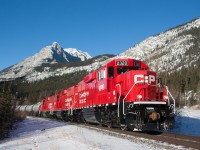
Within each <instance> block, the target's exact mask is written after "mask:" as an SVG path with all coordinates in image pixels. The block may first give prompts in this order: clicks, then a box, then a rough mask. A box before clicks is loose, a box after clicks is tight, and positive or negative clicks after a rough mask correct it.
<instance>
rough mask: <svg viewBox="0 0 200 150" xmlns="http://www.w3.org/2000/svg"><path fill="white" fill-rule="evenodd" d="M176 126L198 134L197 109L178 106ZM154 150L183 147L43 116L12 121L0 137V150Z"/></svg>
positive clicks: (199, 115)
mask: <svg viewBox="0 0 200 150" xmlns="http://www.w3.org/2000/svg"><path fill="white" fill-rule="evenodd" d="M179 113H180V115H181V116H178V117H177V119H176V121H177V124H176V128H175V129H174V130H173V131H172V132H177V133H184V134H194V135H198V136H200V129H198V128H199V127H200V109H199V110H191V109H188V108H186V109H182V110H180V111H179ZM43 149H46V150H65V149H69V150H77V149H80V150H88V149H89V150H111V149H114V150H121V149H126V150H143V149H145V150H151V149H152V150H154V149H155V150H156V149H176V150H177V149H184V148H183V147H181V146H174V145H169V144H167V143H161V142H157V141H153V140H147V139H143V138H135V139H134V138H130V137H125V136H120V135H119V136H116V135H115V136H114V135H112V134H108V133H106V132H101V131H96V130H91V129H87V128H84V127H81V125H72V124H70V123H65V122H57V121H52V120H49V119H44V118H32V117H27V118H26V119H25V120H24V121H22V122H18V123H17V124H16V129H15V130H13V131H12V132H11V135H10V138H7V139H5V140H3V141H0V150H43Z"/></svg>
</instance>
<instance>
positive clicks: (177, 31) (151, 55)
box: [120, 18, 200, 72]
mask: <svg viewBox="0 0 200 150" xmlns="http://www.w3.org/2000/svg"><path fill="white" fill-rule="evenodd" d="M199 54H200V18H198V19H195V20H193V21H191V22H189V23H187V24H184V25H181V26H178V27H175V28H173V29H170V30H168V31H166V32H162V33H160V34H158V35H155V36H151V37H149V38H147V39H145V40H144V41H142V42H140V43H139V44H137V45H135V46H133V47H131V48H129V49H128V50H126V51H125V52H123V53H121V54H120V56H123V57H126V56H127V57H132V58H135V59H139V60H144V61H145V62H146V63H147V64H148V65H149V66H150V67H151V69H153V70H155V71H160V72H162V71H169V72H170V71H174V70H179V69H181V67H183V66H184V67H188V66H191V65H193V66H195V62H196V61H197V60H198V59H199V58H200V55H199Z"/></svg>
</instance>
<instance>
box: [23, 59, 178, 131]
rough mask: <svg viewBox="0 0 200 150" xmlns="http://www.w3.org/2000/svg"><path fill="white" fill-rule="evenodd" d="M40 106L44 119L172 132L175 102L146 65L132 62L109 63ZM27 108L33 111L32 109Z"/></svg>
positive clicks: (42, 102) (128, 60) (115, 61)
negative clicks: (51, 118) (168, 130)
mask: <svg viewBox="0 0 200 150" xmlns="http://www.w3.org/2000/svg"><path fill="white" fill-rule="evenodd" d="M169 97H170V98H169ZM37 106H38V107H37V108H38V114H40V115H41V116H44V117H54V118H58V119H63V120H65V121H69V120H71V121H77V122H93V123H98V124H99V125H106V126H108V127H114V126H115V127H120V128H121V129H129V130H149V129H150V130H157V129H158V130H163V129H169V128H170V127H171V126H172V123H173V118H174V115H175V100H174V99H173V97H172V95H171V94H170V92H169V90H168V88H167V86H161V84H160V79H157V76H156V73H155V72H154V71H151V70H150V69H149V67H148V66H147V65H146V64H145V63H144V62H142V61H139V60H135V59H130V58H116V59H114V60H112V61H110V62H108V63H107V64H106V65H104V66H103V67H101V68H100V69H98V70H96V71H94V72H91V73H90V74H88V75H87V76H86V77H85V78H84V79H83V80H82V81H81V82H79V83H78V84H77V85H74V86H72V87H70V88H68V89H65V90H63V91H61V92H60V93H57V94H55V95H53V96H50V97H47V98H45V99H43V100H42V101H41V103H40V104H39V105H38V104H37ZM24 107H25V106H23V108H24ZM33 107H34V105H33V106H32V108H33ZM25 108H26V107H25ZM27 108H29V111H30V109H31V106H29V107H28V106H27ZM19 110H20V109H19Z"/></svg>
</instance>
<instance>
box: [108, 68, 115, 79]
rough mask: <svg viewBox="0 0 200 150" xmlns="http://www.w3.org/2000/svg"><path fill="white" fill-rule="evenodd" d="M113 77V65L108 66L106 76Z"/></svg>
mask: <svg viewBox="0 0 200 150" xmlns="http://www.w3.org/2000/svg"><path fill="white" fill-rule="evenodd" d="M113 77H114V67H108V78H113Z"/></svg>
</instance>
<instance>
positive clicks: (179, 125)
mask: <svg viewBox="0 0 200 150" xmlns="http://www.w3.org/2000/svg"><path fill="white" fill-rule="evenodd" d="M170 132H173V133H180V134H186V135H193V136H200V106H198V107H197V106H196V107H193V108H188V107H185V108H183V109H180V110H177V116H176V119H175V126H174V129H173V130H172V131H170Z"/></svg>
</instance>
